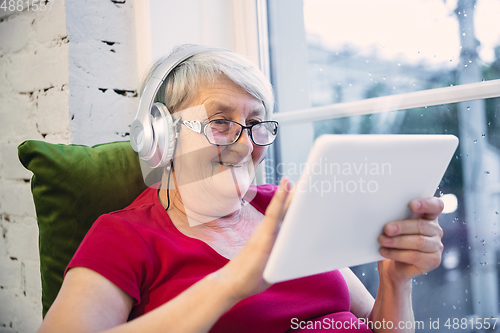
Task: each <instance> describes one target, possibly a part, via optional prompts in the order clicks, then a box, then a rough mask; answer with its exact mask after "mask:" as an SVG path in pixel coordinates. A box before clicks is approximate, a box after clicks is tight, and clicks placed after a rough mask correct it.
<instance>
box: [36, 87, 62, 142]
mask: <svg viewBox="0 0 500 333" xmlns="http://www.w3.org/2000/svg"><path fill="white" fill-rule="evenodd" d="M64 87H66V88H64V90H62V91H61V89H58V88H52V89H49V90H47V91H46V92H40V94H39V95H38V106H37V110H36V119H37V125H38V126H37V127H38V131H39V132H40V133H44V134H47V133H57V132H66V131H69V111H68V99H69V89H68V88H67V86H64Z"/></svg>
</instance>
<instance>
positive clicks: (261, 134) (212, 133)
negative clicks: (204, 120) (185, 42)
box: [205, 119, 278, 145]
mask: <svg viewBox="0 0 500 333" xmlns="http://www.w3.org/2000/svg"><path fill="white" fill-rule="evenodd" d="M242 129H243V127H242V125H240V124H238V123H236V122H233V121H230V120H223V119H221V120H213V121H211V122H210V123H208V124H207V125H206V126H205V135H206V136H207V138H208V141H210V143H211V144H215V145H229V144H232V143H234V142H235V141H236V140H238V138H239V136H240V133H241V131H242ZM277 129H278V126H277V125H276V123H275V122H272V121H265V122H261V123H258V124H255V125H253V126H252V128H251V131H252V133H251V135H250V137H251V138H252V141H253V142H254V143H255V144H256V145H268V144H271V143H272V142H273V141H274V139H275V138H276V133H277Z"/></svg>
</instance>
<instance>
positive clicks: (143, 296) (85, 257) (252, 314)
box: [66, 185, 371, 333]
mask: <svg viewBox="0 0 500 333" xmlns="http://www.w3.org/2000/svg"><path fill="white" fill-rule="evenodd" d="M256 190H257V194H256V197H255V198H254V200H253V201H252V202H251V204H252V205H253V206H254V207H255V208H256V209H257V210H259V211H260V212H261V213H263V214H264V212H265V209H266V207H267V205H268V204H269V202H270V200H271V198H272V196H273V194H274V192H275V190H276V187H275V186H272V185H262V186H257V187H256ZM228 261H229V260H228V259H226V258H225V257H223V256H221V255H220V254H219V253H217V252H216V251H215V250H214V249H213V248H211V247H210V246H209V245H208V244H206V243H205V242H203V241H201V240H198V239H195V238H191V237H188V236H186V235H184V234H183V233H181V232H180V231H179V230H178V229H177V228H176V227H175V226H174V225H173V223H172V221H171V220H170V218H169V216H168V214H167V212H166V211H165V209H164V208H163V206H162V205H161V203H160V202H159V200H158V195H157V191H156V190H154V189H147V190H145V191H144V192H143V193H142V194H141V195H140V196H139V197H138V198H137V199H136V200H135V201H134V202H133V203H132V204H131V205H130V206H128V207H127V208H125V209H123V210H120V211H116V212H113V213H110V214H106V215H103V216H101V217H99V219H97V221H96V222H95V223H94V224H93V226H92V228H91V229H90V231H89V232H88V233H87V235H86V236H85V239H84V240H83V241H82V243H81V245H80V247H79V248H78V250H77V251H76V253H75V255H74V257H73V259H72V260H71V262H70V263H69V265H68V268H67V269H66V270H68V269H69V268H71V267H76V266H80V267H86V268H89V269H92V270H94V271H95V272H97V273H99V274H101V275H102V276H104V277H105V278H107V279H108V280H110V281H111V282H113V283H114V284H115V285H117V286H118V287H119V288H121V289H122V290H123V291H124V292H126V293H127V294H129V295H130V296H132V297H133V298H134V299H135V302H134V305H133V308H132V311H131V313H130V316H129V320H131V319H134V318H137V317H139V316H141V315H143V314H144V313H147V312H149V311H151V310H153V309H155V308H156V307H158V306H160V305H162V304H164V303H165V302H168V301H169V300H171V299H172V298H174V297H175V296H177V295H178V294H180V293H181V292H183V291H184V290H186V289H187V288H189V287H190V286H191V285H193V284H194V283H196V282H197V281H199V280H200V279H202V278H203V277H205V276H206V275H208V274H210V273H212V272H214V271H216V270H218V269H220V268H221V267H223V266H224V265H225V264H226V263H228ZM349 308H350V298H349V291H348V289H347V285H346V283H345V281H344V279H343V277H342V275H341V274H340V272H338V271H333V272H328V273H323V274H318V275H314V276H310V277H305V278H301V279H295V280H291V281H286V282H281V283H276V284H274V285H273V286H271V287H270V288H269V289H267V290H266V291H264V292H262V293H260V294H257V295H254V296H251V297H248V298H246V299H244V300H242V301H241V302H239V303H238V304H236V305H235V306H234V307H233V308H231V309H230V310H229V311H228V312H226V313H225V314H224V315H223V316H222V317H221V318H220V319H219V320H218V321H217V322H216V323H215V325H214V326H213V327H212V330H211V332H239V333H244V332H259V333H264V332H273V333H274V332H286V331H289V330H291V329H297V330H296V331H301V329H300V328H301V327H302V328H304V329H305V328H309V329H306V330H305V331H306V332H316V331H320V330H321V329H320V328H322V329H325V330H326V331H329V330H332V328H334V327H335V325H337V328H334V331H335V332H353V331H357V332H371V331H370V330H369V329H368V328H367V327H366V326H364V325H359V323H358V321H357V318H356V317H355V316H354V315H353V314H352V313H351V312H350V311H349ZM186 320H189V318H186ZM307 321H309V322H307ZM313 321H315V322H316V324H314V322H313ZM337 321H341V322H342V323H343V327H344V328H346V327H349V328H351V327H353V326H352V323H353V322H354V323H357V324H358V326H359V327H360V328H359V329H356V330H348V329H347V330H345V329H339V323H337ZM347 322H350V324H349V325H347V324H346V323H347ZM358 326H356V324H355V325H354V327H356V328H358ZM311 327H316V329H310V328H311Z"/></svg>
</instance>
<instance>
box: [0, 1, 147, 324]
mask: <svg viewBox="0 0 500 333" xmlns="http://www.w3.org/2000/svg"><path fill="white" fill-rule="evenodd" d="M35 2H38V0H35ZM50 4H51V3H50V2H49V3H48V4H47V5H48V6H49V5H50ZM24 6H26V2H25V4H24ZM21 9H22V10H20V11H10V12H9V11H3V10H0V217H1V218H0V227H1V237H0V333H7V332H8V333H11V332H35V331H36V330H37V328H38V326H39V325H40V323H41V320H42V318H41V300H40V298H41V287H40V286H41V283H40V272H39V258H38V229H37V225H36V217H35V209H34V205H33V201H32V199H31V192H30V178H31V173H30V172H28V171H26V170H25V169H24V168H23V167H22V166H21V164H20V163H19V161H18V158H17V146H18V145H19V144H20V143H21V142H22V141H24V140H28V139H29V140H44V141H48V142H52V143H70V142H72V143H79V144H87V145H93V144H97V143H102V142H109V141H114V140H127V139H128V128H129V124H130V123H131V120H132V119H133V116H134V115H135V111H136V108H137V104H138V98H137V93H136V89H137V83H138V75H137V71H136V68H137V64H136V57H135V54H136V52H135V51H136V50H135V35H134V16H133V15H134V10H133V1H131V0H128V1H127V0H108V1H81V0H66V1H65V0H55V1H53V3H52V7H51V8H50V10H49V9H48V7H47V9H46V10H45V11H43V12H42V11H40V10H37V11H34V10H33V8H30V10H27V8H26V7H24V8H21Z"/></svg>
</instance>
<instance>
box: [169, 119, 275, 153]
mask: <svg viewBox="0 0 500 333" xmlns="http://www.w3.org/2000/svg"><path fill="white" fill-rule="evenodd" d="M220 120H225V121H229V122H232V123H235V124H238V125H240V127H241V131H240V134H239V135H238V137H237V138H236V139H235V140H234V141H233V142H231V143H227V144H217V143H212V142H210V139H209V138H208V136H207V133H206V132H205V128H207V126H208V125H209V124H210V123H211V122H214V121H220ZM178 121H179V124H182V125H184V126H186V127H187V128H189V129H190V130H192V131H193V132H195V133H198V134H201V133H203V135H204V136H205V138H206V139H207V141H208V143H210V144H211V145H213V146H230V145H233V144H235V143H236V142H238V140H239V139H240V138H241V134H243V130H245V129H247V130H249V131H248V134H249V136H250V140H251V141H252V143H253V144H254V145H256V146H261V147H265V146H269V145H271V144H273V142H274V141H275V140H276V136H277V135H278V128H279V123H278V122H277V121H276V120H264V121H259V122H258V123H255V124H253V125H250V126H244V125H242V124H240V123H239V122H237V121H233V120H228V119H214V120H211V121H209V122H208V123H205V124H204V123H202V122H201V121H199V120H183V119H178ZM176 123H177V121H176ZM263 123H274V124H275V125H276V134H275V135H274V139H273V141H272V142H270V143H267V144H265V145H262V144H258V143H256V142H255V141H254V139H253V135H252V128H253V127H254V126H256V125H261V124H263Z"/></svg>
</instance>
